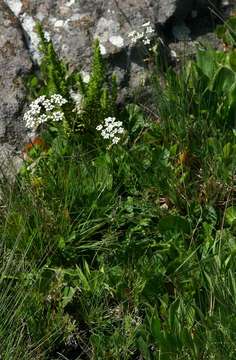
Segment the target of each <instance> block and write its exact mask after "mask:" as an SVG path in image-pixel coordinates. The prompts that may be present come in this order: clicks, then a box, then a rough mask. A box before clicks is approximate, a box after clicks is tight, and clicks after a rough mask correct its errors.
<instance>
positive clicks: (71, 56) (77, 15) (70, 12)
mask: <svg viewBox="0 0 236 360" xmlns="http://www.w3.org/2000/svg"><path fill="white" fill-rule="evenodd" d="M219 1H220V0H219ZM229 1H230V0H229ZM231 1H235V0H231ZM4 3H5V5H4ZM209 3H210V4H211V6H212V7H213V6H214V4H216V3H218V0H211V1H210V0H57V1H55V0H4V1H3V0H0V96H1V97H0V99H1V100H0V142H1V141H2V140H4V139H5V138H6V135H8V133H9V132H11V133H13V135H14V136H15V134H17V132H18V133H20V131H19V130H20V129H21V127H20V122H19V119H20V117H19V114H20V112H21V109H22V106H23V103H24V98H25V89H24V86H23V83H22V75H24V74H26V73H27V72H28V71H29V70H30V69H31V60H30V56H32V58H33V59H34V60H35V61H38V60H39V59H40V54H39V53H38V51H37V48H38V43H39V39H38V36H37V34H36V33H35V23H36V21H37V20H39V21H40V22H42V24H43V27H44V29H45V31H46V35H47V36H50V37H51V39H52V40H53V43H54V45H55V48H56V50H57V51H58V53H59V54H60V56H62V57H64V58H65V59H66V61H67V62H68V63H69V64H70V65H71V66H72V67H78V66H81V70H83V71H84V73H85V74H86V73H87V71H88V69H89V65H90V62H91V44H92V42H93V40H94V39H95V38H98V39H99V40H100V44H101V51H102V54H103V55H104V56H105V57H109V59H110V63H111V65H112V67H113V69H115V71H116V72H117V75H118V78H119V83H120V84H123V83H124V81H126V83H127V85H128V87H129V88H131V89H132V87H133V88H137V86H138V84H139V83H141V84H142V85H143V83H144V82H145V79H146V73H145V63H144V61H143V59H144V58H145V57H147V51H146V53H145V51H143V50H142V51H141V52H140V51H139V50H140V49H139V48H138V47H137V45H135V44H134V43H133V42H132V38H131V37H129V33H130V32H132V31H133V30H135V31H138V32H142V31H143V27H142V25H143V24H144V23H147V22H148V23H150V26H151V27H152V28H153V29H155V30H156V28H155V27H156V25H161V24H165V23H166V22H167V21H168V20H170V19H175V20H176V23H177V28H175V29H174V30H176V31H175V33H176V34H177V35H178V34H180V36H182V34H183V29H184V26H185V25H184V24H183V21H184V19H185V18H186V16H187V15H189V14H190V13H191V11H192V10H198V9H201V8H207V6H208V4H209ZM9 8H10V9H11V11H10V10H9ZM13 13H14V14H15V16H14V15H13ZM181 26H182V27H181ZM23 31H24V34H25V38H26V39H27V43H28V47H29V49H26V46H25V43H24V41H23V37H22V34H23ZM154 35H155V34H154ZM178 37H179V35H178V36H177V38H178ZM189 37H191V33H190V35H189ZM177 40H178V39H177ZM147 50H148V45H147ZM127 74H128V75H127Z"/></svg>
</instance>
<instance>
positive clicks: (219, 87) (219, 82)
mask: <svg viewBox="0 0 236 360" xmlns="http://www.w3.org/2000/svg"><path fill="white" fill-rule="evenodd" d="M235 81H236V77H235V74H234V72H233V71H232V70H231V69H230V68H228V67H226V66H222V67H221V68H220V69H219V70H218V71H217V73H216V75H215V77H214V79H213V89H214V90H215V91H223V92H225V93H228V92H229V91H230V88H231V87H232V86H233V84H234V83H235Z"/></svg>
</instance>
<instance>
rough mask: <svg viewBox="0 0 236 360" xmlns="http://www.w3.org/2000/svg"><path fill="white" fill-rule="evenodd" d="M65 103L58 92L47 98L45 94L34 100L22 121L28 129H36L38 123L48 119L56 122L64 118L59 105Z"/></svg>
mask: <svg viewBox="0 0 236 360" xmlns="http://www.w3.org/2000/svg"><path fill="white" fill-rule="evenodd" d="M66 103H67V100H66V99H64V98H63V97H62V96H61V95H60V94H54V95H52V96H50V97H49V98H47V97H46V96H45V95H42V96H40V97H38V98H37V99H36V100H34V101H33V102H32V103H31V104H30V107H29V110H28V111H27V112H26V113H25V115H24V121H25V123H26V127H27V128H28V129H32V130H37V128H38V127H39V125H41V124H44V123H45V122H48V121H53V122H58V121H62V120H63V118H64V113H63V111H62V110H61V106H63V105H64V104H66Z"/></svg>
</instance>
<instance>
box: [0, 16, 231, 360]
mask: <svg viewBox="0 0 236 360" xmlns="http://www.w3.org/2000/svg"><path fill="white" fill-rule="evenodd" d="M230 21H232V20H230ZM219 31H220V34H221V36H226V33H225V32H224V31H223V30H222V28H221V29H220V30H219ZM38 32H39V34H40V36H41V45H40V49H41V51H42V53H43V58H42V62H41V67H40V74H39V75H37V76H36V75H33V76H31V77H30V78H29V79H28V80H27V81H28V85H29V87H30V89H29V90H30V91H29V97H30V98H31V99H33V98H35V97H37V96H39V95H42V94H45V95H51V94H53V93H60V94H61V95H63V96H64V97H66V98H67V99H68V104H66V105H65V107H64V108H63V110H64V113H65V117H66V121H67V123H66V126H65V124H61V125H59V126H58V127H56V128H54V127H50V126H49V127H47V128H45V129H43V131H42V133H41V136H42V138H43V139H44V141H45V143H46V145H47V146H46V147H44V148H43V149H42V148H41V147H40V146H38V147H37V146H36V145H35V146H34V147H33V148H32V149H31V150H30V152H29V154H28V158H27V160H26V161H25V165H24V167H23V168H22V170H21V173H20V174H19V175H18V177H17V179H16V182H15V184H14V186H13V187H12V186H9V185H8V184H6V183H5V184H4V183H3V184H2V188H3V189H4V192H3V198H2V204H4V205H1V207H0V212H1V217H0V231H1V247H0V251H1V264H0V266H1V278H0V285H1V292H0V294H1V295H0V296H1V301H0V304H1V305H0V306H1V321H0V339H1V341H0V354H1V356H2V358H3V359H4V360H8V359H9V360H13V359H14V360H15V359H20V358H21V359H48V360H49V359H50V360H53V359H54V360H56V359H57V360H59V359H71V360H72V359H94V360H98V359H99V360H100V359H101V360H104V359H114V360H119V359H120V360H126V359H127V360H128V359H135V360H138V359H139V360H140V359H144V360H149V359H150V360H152V359H153V360H154V359H158V360H166V359H167V360H168V359H170V360H171V359H196V360H199V359H219V360H221V359H227V360H230V359H232V360H233V359H235V356H236V349H235V343H236V339H235V334H236V328H235V324H236V322H235V320H236V319H235V311H234V309H235V302H236V282H235V275H236V265H235V264H236V262H235V254H236V238H235V235H236V207H235V169H236V166H235V165H236V160H235V159H236V156H235V155H236V145H235V135H236V132H235V104H236V99H235V97H234V93H235V91H234V88H235V74H236V69H235V66H234V63H235V61H234V60H235V50H234V47H235V45H234V44H235V42H234V43H233V44H232V43H230V44H229V45H230V47H229V48H228V51H227V52H220V51H216V50H212V49H209V50H204V51H202V50H199V52H198V54H197V57H196V60H194V61H191V62H188V63H187V64H184V65H183V67H182V69H181V71H180V72H179V73H178V74H177V73H176V72H174V71H173V70H172V69H168V70H167V71H166V72H165V73H162V74H160V72H159V70H158V69H156V72H155V74H154V75H153V79H154V80H153V101H154V104H155V117H153V116H150V115H149V114H147V113H145V112H144V111H143V110H142V107H141V106H140V105H137V104H131V103H130V104H126V105H125V106H124V107H123V108H122V109H119V111H118V108H117V105H116V97H117V89H116V82H115V78H114V77H113V78H112V79H110V78H108V76H107V74H106V69H105V63H104V60H103V59H102V57H101V54H100V50H99V44H98V42H96V43H95V45H94V57H93V64H92V69H91V77H90V81H89V83H88V84H85V83H84V81H83V80H82V77H81V75H80V73H79V72H76V71H75V72H73V73H70V72H69V69H68V67H67V66H66V65H65V64H64V63H63V62H62V61H61V60H60V59H59V58H58V56H57V55H56V53H55V51H54V48H53V45H52V42H47V41H46V40H45V38H44V35H43V31H42V28H41V27H40V25H39V26H38ZM222 34H223V35H222ZM227 34H228V33H227ZM227 36H228V35H227ZM230 39H231V38H230ZM213 73H214V74H215V75H214V76H212V74H213ZM160 76H161V77H162V79H164V80H163V81H164V86H163V82H162V85H161V84H160V82H159V80H158V79H159V78H160ZM71 89H72V90H73V91H79V92H80V94H81V95H82V103H81V107H82V111H81V112H77V113H76V112H74V111H73V109H74V107H75V104H74V103H73V99H71V98H70V90H71ZM107 116H116V118H117V119H119V120H121V121H122V122H123V125H124V128H125V130H126V131H125V134H124V136H123V138H122V141H121V142H120V143H119V144H117V145H116V146H107V145H108V144H107V143H106V142H105V140H104V139H102V138H101V137H100V135H99V133H98V132H97V131H96V126H97V125H98V124H100V123H101V121H103V120H104V118H105V117H107ZM157 118H158V119H159V121H157Z"/></svg>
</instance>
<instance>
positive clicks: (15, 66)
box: [0, 2, 31, 141]
mask: <svg viewBox="0 0 236 360" xmlns="http://www.w3.org/2000/svg"><path fill="white" fill-rule="evenodd" d="M30 69H31V61H30V57H29V54H28V51H27V49H26V47H25V44H24V42H23V37H22V32H21V28H20V24H19V22H18V20H17V19H16V18H15V16H14V15H13V14H12V13H11V12H10V11H9V8H8V7H7V6H6V5H4V4H3V3H2V2H0V141H2V140H4V139H5V138H6V137H7V135H8V134H7V133H8V131H9V128H11V129H12V130H13V131H14V132H17V127H18V125H19V124H18V125H17V121H16V119H17V117H18V115H19V113H20V110H21V108H22V105H23V102H24V97H25V92H24V86H23V82H22V75H24V74H26V73H27V72H28V71H29V70H30Z"/></svg>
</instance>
